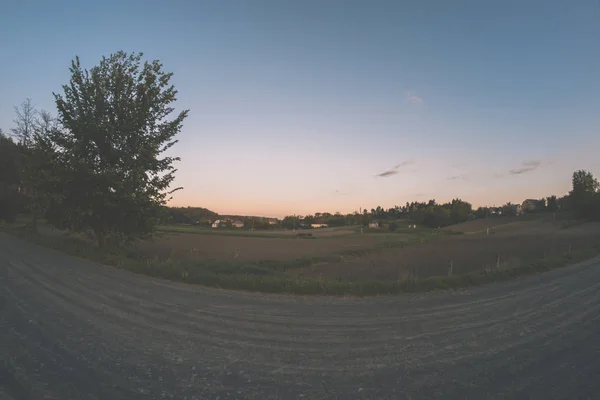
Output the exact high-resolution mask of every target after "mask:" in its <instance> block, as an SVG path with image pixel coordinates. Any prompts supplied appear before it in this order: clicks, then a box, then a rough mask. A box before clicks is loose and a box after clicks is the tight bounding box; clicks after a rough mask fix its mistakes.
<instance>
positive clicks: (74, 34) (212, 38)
mask: <svg viewBox="0 0 600 400" xmlns="http://www.w3.org/2000/svg"><path fill="white" fill-rule="evenodd" d="M599 38H600V3H599V2H598V1H596V0H593V1H592V0H589V1H587V0H580V1H576V2H569V1H552V0H550V1H537V0H527V1H480V0H479V1H442V0H439V1H401V0H393V1H372V2H371V1H353V0H302V1H288V0H270V1H266V0H237V1H232V0H214V1H132V0H127V1H123V0H119V1H114V0H110V1H93V2H92V1H81V0H79V1H60V0H59V1H54V2H50V1H20V2H17V1H7V2H3V6H2V9H1V11H0V128H2V129H3V130H4V131H8V130H9V129H10V128H11V127H13V122H12V119H13V118H14V111H13V106H14V105H17V104H19V103H21V102H22V101H23V100H24V99H26V98H28V97H29V98H31V99H32V101H33V103H34V105H36V106H37V108H39V109H47V110H49V111H51V112H55V106H54V104H53V97H52V92H53V91H55V92H56V91H60V90H61V85H62V84H65V83H67V82H68V79H69V71H68V68H69V65H70V61H71V59H72V58H73V57H75V56H76V55H79V57H80V58H81V61H82V63H83V65H84V66H85V67H87V68H89V67H91V66H93V65H95V64H96V63H98V61H99V60H100V58H101V56H102V55H108V54H110V53H111V52H115V51H118V50H125V51H129V52H138V51H142V52H144V55H145V58H147V59H159V60H161V61H162V62H163V64H164V67H165V69H166V70H168V71H172V72H174V74H175V75H174V78H173V83H174V84H175V86H176V87H177V89H178V90H179V96H178V97H179V99H178V102H177V104H176V107H177V109H178V110H180V109H183V108H186V109H190V116H189V118H188V119H187V120H186V121H185V123H184V128H183V130H182V132H181V134H180V135H179V141H180V142H179V143H178V144H177V145H176V146H174V147H173V152H172V153H173V154H175V155H179V156H180V157H181V158H182V161H181V162H180V163H178V165H177V167H178V169H179V170H178V172H177V179H176V185H177V186H183V187H184V188H185V189H184V190H182V191H179V192H177V193H176V195H175V197H174V199H173V201H172V203H171V204H172V205H185V206H187V205H190V206H201V207H207V208H209V209H211V210H214V211H216V212H218V213H222V214H250V215H265V216H277V217H282V216H284V215H289V214H293V213H296V214H307V213H311V214H312V213H314V212H324V211H329V212H335V211H340V212H351V211H354V210H358V209H359V208H360V207H362V208H369V209H370V208H374V207H376V206H378V205H381V206H383V207H385V208H388V207H392V206H394V205H402V204H404V203H405V202H407V201H413V200H417V201H426V200H428V199H430V198H434V199H436V200H437V201H438V202H443V201H447V200H450V199H452V198H455V197H459V198H462V199H463V200H467V201H470V202H471V203H473V204H474V205H475V206H479V205H493V204H496V205H500V204H502V203H505V202H507V201H512V202H521V201H522V200H524V199H525V198H539V197H542V196H546V195H550V194H558V195H562V194H564V193H566V192H567V191H568V190H569V188H570V184H571V183H570V179H571V174H572V172H573V171H574V170H575V169H587V170H590V171H592V173H594V174H595V175H596V176H598V175H600V155H599V154H600V152H599V150H600V42H599Z"/></svg>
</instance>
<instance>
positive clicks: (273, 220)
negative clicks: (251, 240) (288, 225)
mask: <svg viewBox="0 0 600 400" xmlns="http://www.w3.org/2000/svg"><path fill="white" fill-rule="evenodd" d="M267 222H268V223H269V225H277V222H278V221H277V218H267Z"/></svg>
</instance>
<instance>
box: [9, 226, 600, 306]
mask: <svg viewBox="0 0 600 400" xmlns="http://www.w3.org/2000/svg"><path fill="white" fill-rule="evenodd" d="M0 230H2V231H4V232H7V233H9V234H12V235H14V236H17V237H21V238H23V239H27V240H29V241H31V242H33V243H36V244H38V245H41V246H44V247H48V248H52V249H55V250H58V251H61V252H64V253H67V254H70V255H73V256H77V257H81V258H85V259H88V260H92V261H96V262H99V263H102V264H106V265H111V266H114V267H117V268H120V269H124V270H128V271H131V272H134V273H139V274H145V275H149V276H152V277H157V278H163V279H168V280H173V281H180V282H188V283H193V284H200V285H204V286H210V287H217V288H223V289H237V290H247V291H256V292H266V293H291V294H303V295H351V296H352V295H353V296H372V295H385V294H398V293H407V292H423V291H433V290H446V289H459V288H464V287H468V286H472V285H478V284H484V283H491V282H496V281H505V280H511V279H515V278H517V277H519V276H524V275H531V274H534V273H537V272H543V271H548V270H551V269H554V268H559V267H564V266H566V265H569V264H572V263H576V262H579V261H583V260H586V259H590V258H593V257H597V256H598V255H600V243H598V244H597V245H595V246H593V247H590V248H586V249H581V250H577V251H572V252H565V253H560V254H554V255H549V256H547V257H544V258H541V259H538V260H533V261H529V262H520V263H519V262H513V263H510V265H508V264H507V265H502V266H501V267H500V268H483V267H482V268H481V270H480V271H479V272H473V273H469V274H464V275H453V276H438V277H428V278H418V277H413V276H410V275H409V276H407V277H405V278H403V279H400V280H397V281H393V280H386V281H383V280H381V281H377V280H359V281H342V280H333V279H321V278H315V279H293V278H290V277H288V276H286V275H285V274H284V273H285V271H286V270H288V269H290V268H301V267H305V266H308V265H311V264H313V263H316V262H319V261H327V260H333V259H334V257H341V256H343V255H340V254H336V255H332V256H327V257H314V258H303V259H298V260H290V261H287V262H278V261H259V262H254V263H239V262H228V261H219V260H204V261H202V262H198V261H183V260H174V259H168V260H158V259H150V258H144V257H141V256H140V255H139V254H137V253H136V252H134V251H131V250H127V249H124V248H117V247H110V248H107V249H104V250H103V251H100V250H99V249H97V248H96V247H95V246H94V245H93V244H92V243H91V242H89V241H86V240H85V239H83V238H78V237H70V236H53V237H50V236H45V235H40V234H35V233H33V232H31V230H29V229H27V228H24V227H23V226H18V225H16V226H14V225H7V224H4V225H0ZM442 236H445V235H439V236H437V238H440V237H442ZM435 239H436V237H435V236H430V237H427V238H423V237H416V238H414V239H412V240H413V241H417V240H419V241H421V240H435ZM410 243H411V242H410V241H409V242H406V241H404V242H398V245H409V244H410ZM363 251H368V250H366V249H365V250H363ZM345 253H347V254H345V256H349V257H353V256H354V257H359V256H361V255H362V254H363V253H362V251H356V250H353V251H348V252H345Z"/></svg>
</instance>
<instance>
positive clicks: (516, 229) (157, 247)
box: [4, 216, 600, 294]
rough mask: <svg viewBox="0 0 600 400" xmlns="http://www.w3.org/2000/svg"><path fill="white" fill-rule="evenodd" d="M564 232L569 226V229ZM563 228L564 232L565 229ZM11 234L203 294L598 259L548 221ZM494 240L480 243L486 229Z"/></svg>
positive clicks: (367, 285) (423, 284) (398, 284)
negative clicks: (124, 242)
mask: <svg viewBox="0 0 600 400" xmlns="http://www.w3.org/2000/svg"><path fill="white" fill-rule="evenodd" d="M570 225H573V224H570ZM570 225H568V226H570ZM19 226H20V225H19V224H16V225H13V226H5V227H4V229H5V230H9V231H11V232H12V233H13V234H17V235H20V236H27V237H28V238H30V239H31V240H34V241H36V242H37V243H39V244H42V245H45V246H48V247H53V248H56V249H59V250H62V251H65V252H67V253H70V254H73V255H77V256H82V257H85V258H91V259H94V260H96V261H99V262H103V263H105V264H110V265H114V266H117V267H120V268H125V269H129V270H132V271H134V272H141V273H145V274H149V275H153V276H158V277H163V278H168V279H176V280H183V281H188V282H193V283H201V284H205V285H210V286H219V287H226V288H238V289H249V290H262V291H270V292H296V293H331V294H377V293H390V292H399V291H406V290H420V289H426V290H427V289H433V288H444V287H454V286H463V285H467V284H472V283H475V282H480V281H489V280H494V279H498V277H506V276H514V275H519V274H521V273H529V272H531V271H534V270H543V269H546V268H547V267H548V266H557V265H562V264H564V263H567V262H568V261H570V260H574V259H579V258H581V257H583V258H585V257H589V256H592V255H595V254H597V253H598V249H599V247H598V245H599V244H600V224H592V223H587V224H580V225H573V226H570V227H569V228H568V229H565V226H567V225H565V223H564V221H559V220H555V219H553V218H552V217H551V216H542V217H540V216H529V217H507V218H497V219H490V220H475V221H469V222H465V223H463V224H458V225H454V226H452V227H448V228H444V229H408V228H400V229H398V230H397V231H395V232H390V231H387V230H384V229H381V230H369V229H364V230H363V233H360V228H359V227H344V228H322V229H314V230H307V231H299V232H303V233H307V232H310V233H311V234H312V235H313V237H314V238H313V239H312V240H306V239H302V238H297V237H296V233H295V232H292V231H290V230H287V231H285V230H280V231H245V230H239V231H238V230H229V231H228V230H211V229H207V228H201V227H191V226H164V227H161V229H160V232H159V235H158V236H157V238H156V239H154V240H153V241H151V242H141V243H138V244H136V245H132V246H128V247H126V248H117V247H114V248H110V249H106V250H104V251H102V252H100V251H98V250H97V249H95V248H94V246H93V245H92V244H91V243H90V242H89V241H86V240H85V239H83V238H81V237H79V236H75V235H65V234H64V233H63V232H59V231H56V230H53V229H50V228H49V227H46V226H41V227H40V234H37V235H34V236H32V235H31V234H30V233H28V231H27V230H25V229H21V228H19ZM488 227H490V228H493V229H492V232H494V233H493V234H490V235H486V231H487V228H488Z"/></svg>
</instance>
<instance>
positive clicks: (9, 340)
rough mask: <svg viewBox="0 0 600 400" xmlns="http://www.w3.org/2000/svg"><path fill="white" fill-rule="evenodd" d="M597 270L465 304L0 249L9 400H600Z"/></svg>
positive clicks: (448, 298) (27, 247) (552, 275)
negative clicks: (209, 283) (285, 288)
mask: <svg viewBox="0 0 600 400" xmlns="http://www.w3.org/2000/svg"><path fill="white" fill-rule="evenodd" d="M599 396H600V261H598V260H595V261H589V262H585V263H581V264H579V265H577V266H573V267H569V268H563V269H559V270H555V271H552V272H549V273H545V274H542V275H537V276H532V277H528V278H523V279H519V280H517V281H513V282H509V283H499V284H492V285H487V286H481V287H477V288H470V289H468V290H464V291H460V292H452V291H447V292H437V293H429V294H419V295H402V296H396V297H379V298H367V299H350V298H324V297H318V298H300V297H294V296H284V295H261V294H251V293H239V292H230V291H221V290H217V289H207V288H202V287H198V286H191V285H185V284H178V283H170V282H164V281H160V280H156V279H152V278H148V277H144V276H137V275H133V274H131V273H128V272H125V271H120V270H116V269H112V268H108V267H103V266H100V265H97V264H94V263H92V262H89V261H84V260H81V259H77V258H73V257H69V256H65V255H63V254H60V253H58V252H55V251H52V250H48V249H43V248H40V247H37V246H34V245H32V244H29V243H26V242H24V241H22V240H19V239H16V238H13V237H10V236H7V235H4V234H0V399H18V400H28V399H111V400H112V399H344V400H346V399H437V398H440V399H477V400H481V399H544V400H547V399H598V398H600V397H599Z"/></svg>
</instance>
